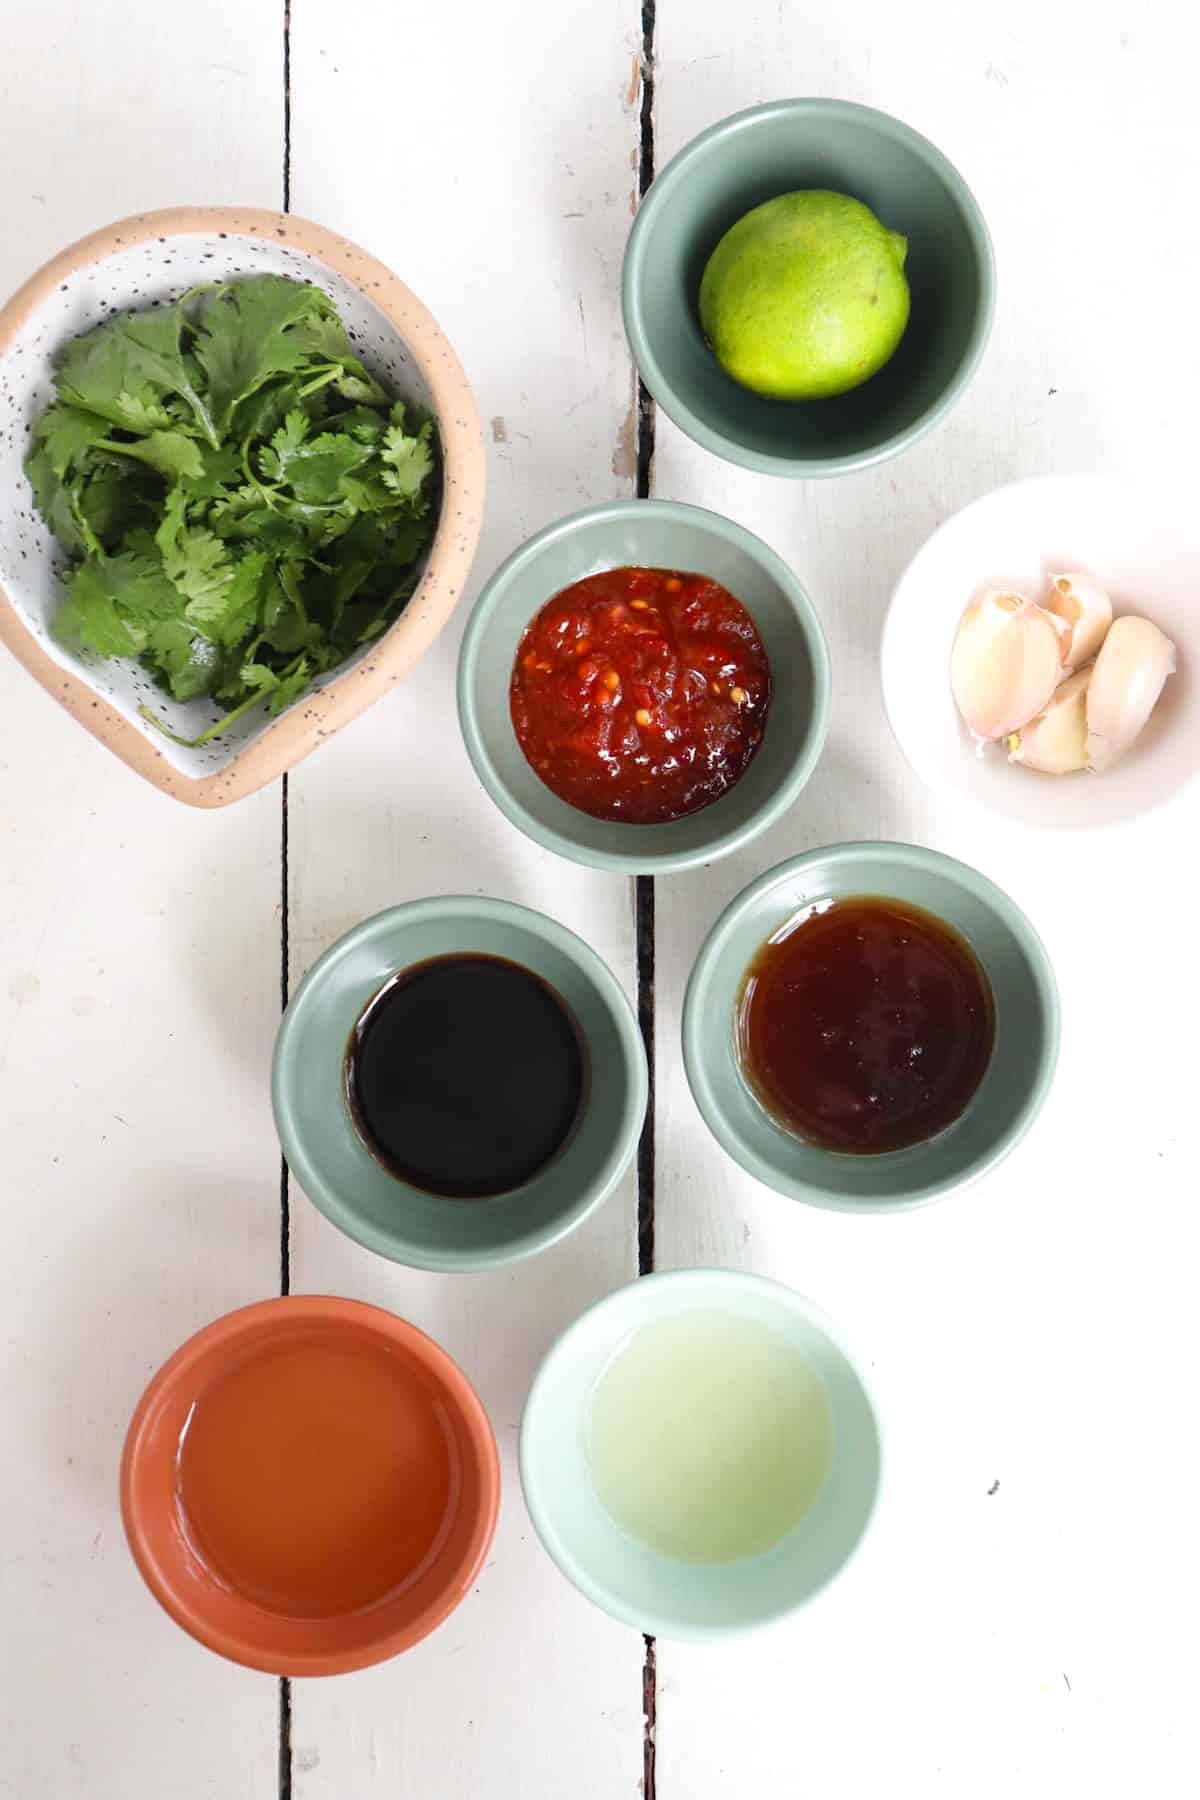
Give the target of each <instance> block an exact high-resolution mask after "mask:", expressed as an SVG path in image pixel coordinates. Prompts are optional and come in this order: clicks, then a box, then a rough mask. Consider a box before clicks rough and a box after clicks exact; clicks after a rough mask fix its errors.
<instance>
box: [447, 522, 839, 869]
mask: <svg viewBox="0 0 1200 1800" xmlns="http://www.w3.org/2000/svg"><path fill="white" fill-rule="evenodd" d="M829 697H830V673H829V653H828V650H827V648H826V644H825V636H824V633H823V631H822V629H821V625H820V621H819V620H818V618H817V615H816V612H815V610H814V608H813V605H812V602H811V601H810V600H809V598H808V596H807V594H806V593H805V591H804V589H803V587H802V586H801V584H800V582H799V581H798V580H797V579H796V577H795V575H794V574H793V573H792V571H791V570H790V569H789V568H788V567H787V565H786V564H785V563H784V562H783V561H782V559H781V558H780V557H779V556H777V555H776V553H775V552H774V551H773V550H772V549H770V547H769V546H768V545H767V544H765V543H763V541H762V540H761V539H760V538H757V537H755V536H754V535H753V533H752V532H749V531H746V530H744V529H743V527H742V526H740V525H736V524H734V522H733V521H732V520H730V519H725V518H722V517H721V516H720V515H718V514H716V513H710V512H705V511H703V510H701V509H700V508H699V507H694V506H683V505H680V504H677V503H676V502H674V501H666V500H627V501H615V502H612V503H610V504H608V505H604V506H595V507H590V508H588V509H587V510H586V511H584V512H579V513H573V514H571V515H569V516H568V517H567V518H565V519H560V520H558V521H557V522H556V523H555V524H553V525H550V526H547V527H546V529H545V530H543V531H540V532H538V533H537V535H536V536H534V537H532V538H530V539H529V540H528V541H527V542H526V543H524V544H522V545H521V546H520V548H519V549H518V550H516V551H515V552H514V553H513V555H512V556H510V557H509V558H508V560H507V561H506V562H505V563H503V564H502V565H501V567H500V568H499V569H498V570H497V571H496V573H495V574H494V575H493V576H492V578H491V580H490V581H489V582H488V583H487V585H486V587H485V588H484V590H483V592H482V594H481V595H480V597H479V599H478V601H477V602H476V604H475V609H474V611H473V613H472V615H471V618H470V621H469V622H468V625H467V630H466V634H465V636H464V639H463V646H462V653H461V656H460V660H459V674H458V702H459V716H460V719H461V722H462V729H463V736H464V738H465V740H466V746H467V751H468V753H469V755H470V757H471V761H472V763H473V764H474V767H475V771H476V773H477V774H478V776H479V778H480V780H481V781H482V783H483V785H484V787H485V788H486V789H487V790H488V792H489V793H490V794H491V796H492V798H493V800H495V802H496V804H497V805H498V806H499V807H500V809H501V811H502V812H504V813H505V814H506V816H507V817H508V818H509V819H510V820H511V821H512V822H513V823H514V824H515V825H517V826H519V827H520V829H521V830H522V831H524V832H526V833H527V835H528V836H529V837H531V838H533V839H534V840H535V841H536V842H538V843H540V844H543V845H545V846H546V847H547V848H548V849H551V850H555V851H557V852H558V854H559V855H561V856H566V857H570V858H571V859H573V860H574V861H576V862H582V863H587V864H590V865H591V866H593V867H596V868H607V869H620V870H624V871H628V872H632V873H646V874H649V873H664V872H666V871H668V870H671V869H681V868H686V867H688V866H690V865H692V864H694V863H699V862H707V861H710V860H711V859H713V858H714V857H718V856H723V855H726V854H728V853H729V852H730V851H732V850H735V849H737V848H738V847H739V846H741V845H742V844H745V843H747V842H748V841H749V840H750V839H751V838H753V837H756V836H757V835H758V833H759V832H761V831H764V830H765V829H766V828H767V826H768V825H770V824H772V823H773V822H774V821H775V820H776V819H778V818H779V817H780V816H781V814H782V813H784V812H785V811H786V810H787V808H788V807H789V806H790V805H791V804H792V802H793V801H794V800H795V798H796V796H797V795H798V794H799V792H800V790H801V788H802V787H803V786H804V784H805V782H806V781H807V780H808V778H809V776H810V775H811V773H812V771H813V768H814V767H815V765H816V762H817V758H818V757H819V756H820V753H821V749H822V746H823V744H824V741H825V732H826V727H827V723H828V714H829Z"/></svg>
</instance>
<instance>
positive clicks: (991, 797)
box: [881, 475, 1200, 831]
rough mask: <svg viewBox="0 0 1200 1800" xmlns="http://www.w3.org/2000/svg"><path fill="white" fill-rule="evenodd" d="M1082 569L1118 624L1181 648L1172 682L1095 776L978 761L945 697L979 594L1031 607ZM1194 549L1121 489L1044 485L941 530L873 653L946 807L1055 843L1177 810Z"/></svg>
mask: <svg viewBox="0 0 1200 1800" xmlns="http://www.w3.org/2000/svg"><path fill="white" fill-rule="evenodd" d="M1073 569H1083V570H1086V572H1087V573H1088V574H1089V575H1093V576H1095V578H1096V580H1097V581H1099V582H1101V583H1102V584H1103V586H1104V587H1106V588H1107V589H1108V591H1109V593H1110V594H1111V595H1112V599H1113V606H1114V609H1115V611H1116V612H1117V613H1118V614H1121V613H1142V614H1144V616H1145V617H1146V618H1148V619H1152V620H1153V621H1154V623H1155V624H1156V625H1158V626H1160V627H1161V629H1162V630H1163V631H1165V632H1166V634H1167V636H1168V637H1170V638H1173V639H1174V640H1175V646H1176V654H1177V669H1176V673H1175V674H1174V675H1172V676H1171V678H1170V679H1169V681H1168V682H1167V685H1166V687H1165V688H1164V690H1163V695H1162V698H1161V700H1160V701H1159V703H1158V705H1157V707H1156V708H1155V710H1154V713H1153V715H1152V716H1151V719H1150V722H1149V724H1148V725H1147V726H1146V729H1145V731H1144V732H1143V733H1142V735H1141V736H1140V737H1139V738H1138V740H1137V742H1136V743H1135V744H1134V745H1133V746H1132V748H1131V749H1130V751H1129V753H1128V755H1127V756H1126V757H1125V758H1124V760H1123V761H1122V762H1120V763H1119V764H1118V765H1117V766H1116V768H1114V769H1111V770H1108V771H1107V772H1106V773H1105V774H1103V775H1091V774H1079V775H1042V774H1039V773H1037V772H1036V771H1034V770H1032V769H1024V768H1021V767H1020V766H1019V765H1017V764H1012V763H1010V762H1009V761H1008V758H1007V756H1006V755H1005V752H1004V750H1003V749H1002V747H1001V746H1000V745H998V744H994V745H988V746H987V747H986V748H985V750H984V751H983V753H982V754H977V747H976V745H975V742H974V740H973V739H972V737H971V735H970V733H969V732H968V731H967V729H966V727H965V726H964V724H963V722H962V720H961V719H960V718H959V715H958V710H957V708H956V707H955V704H954V700H953V697H952V695H951V693H950V646H951V644H952V643H953V640H954V632H955V628H956V626H957V624H958V621H959V617H960V616H961V614H962V611H963V608H964V607H965V606H966V605H967V603H968V601H969V600H971V598H972V597H973V596H974V595H975V594H977V593H978V592H979V591H980V589H982V588H986V587H999V588H1011V589H1013V590H1015V591H1016V592H1017V593H1021V594H1025V595H1026V596H1027V597H1028V598H1029V599H1031V600H1040V599H1042V598H1043V596H1044V595H1045V593H1046V589H1047V586H1048V583H1049V578H1050V576H1051V574H1061V573H1063V572H1064V571H1067V570H1073ZM1198 669H1200V542H1192V541H1189V540H1188V539H1187V537H1186V536H1185V535H1184V533H1183V532H1182V531H1181V529H1180V520H1179V515H1178V514H1177V513H1173V512H1170V511H1168V508H1167V505H1166V504H1165V503H1164V502H1160V501H1156V500H1155V499H1154V497H1153V496H1151V495H1149V494H1147V493H1144V492H1142V491H1140V490H1139V489H1137V488H1132V487H1129V486H1127V485H1125V484H1124V483H1121V482H1118V481H1113V480H1109V479H1108V478H1106V477H1103V476H1094V475H1048V476H1039V477H1037V478H1035V479H1033V480H1030V481H1017V482H1013V483H1012V485H1011V486H1009V487H1003V488H998V489H997V490H996V492H995V493H992V494H987V495H985V496H984V497H983V499H981V500H976V501H974V502H973V503H972V504H971V505H970V506H967V507H965V508H964V509H963V511H962V512H960V513H956V514H955V516H954V517H953V518H952V519H949V520H947V522H946V524H944V525H943V526H942V527H941V528H940V529H939V530H938V531H935V532H934V534H933V536H932V537H931V538H930V539H929V541H928V542H927V543H926V544H925V545H924V546H923V547H922V548H921V549H920V550H919V551H918V552H917V554H916V556H915V557H914V558H913V560H912V562H911V563H910V564H909V565H908V568H907V569H906V570H905V572H904V574H903V575H902V576H901V578H900V582H899V584H898V586H897V588H896V591H895V593H894V594H893V595H892V599H891V604H890V606H889V608H888V613H887V618H886V619H885V621H884V628H883V644H882V651H881V674H882V679H883V699H884V705H885V706H886V708H887V714H888V718H889V720H890V721H891V726H892V730H893V731H894V733H895V735H896V740H897V742H898V743H899V745H900V748H901V749H902V750H903V752H904V754H905V756H907V758H908V760H909V762H910V763H911V764H912V766H913V768H914V769H915V770H916V771H917V773H918V775H920V776H921V777H922V778H923V779H924V780H925V781H926V782H928V784H929V786H930V787H931V788H933V789H934V791H935V792H936V793H938V794H940V795H946V796H949V797H950V798H951V799H952V800H956V801H958V802H959V803H963V802H965V803H967V804H974V805H977V806H983V807H986V808H987V809H988V810H989V811H990V812H995V813H1000V814H1001V815H1002V816H1003V817H1005V818H1008V819H1012V820H1015V821H1016V822H1017V823H1018V824H1021V825H1036V826H1041V827H1044V828H1047V829H1049V830H1057V831H1071V830H1076V829H1080V828H1083V827H1087V826H1093V827H1094V826H1098V825H1114V824H1118V823H1121V822H1124V821H1126V820H1129V819H1133V818H1136V817H1138V816H1139V815H1140V814H1142V813H1146V812H1149V811H1150V810H1151V808H1153V807H1155V806H1158V805H1161V804H1162V803H1163V802H1164V801H1167V800H1170V799H1173V798H1174V797H1175V796H1176V795H1177V794H1178V793H1179V792H1180V791H1181V790H1182V789H1183V788H1184V787H1186V786H1187V784H1188V782H1190V781H1191V780H1192V778H1193V777H1194V776H1195V775H1196V773H1197V772H1198V771H1200V699H1198V698H1197V696H1198V694H1200V687H1198V686H1197V670H1198Z"/></svg>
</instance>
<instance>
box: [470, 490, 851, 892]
mask: <svg viewBox="0 0 1200 1800" xmlns="http://www.w3.org/2000/svg"><path fill="white" fill-rule="evenodd" d="M638 516H640V517H643V518H648V517H651V516H653V517H656V518H660V519H669V520H674V521H675V522H676V523H678V524H681V525H691V526H692V527H693V528H694V529H696V530H697V531H701V532H708V533H709V534H711V535H713V536H717V537H721V538H724V539H725V540H726V541H727V542H732V543H735V544H736V545H737V546H738V547H739V548H740V549H741V550H743V551H744V552H745V553H746V555H747V556H749V557H751V558H752V559H753V560H754V561H755V562H757V563H758V564H759V566H760V567H761V568H763V569H765V571H766V572H767V574H768V575H769V576H770V577H771V579H772V580H773V581H774V582H775V583H776V584H777V586H778V587H779V589H780V591H781V592H782V593H783V594H784V595H785V596H786V598H787V601H788V604H789V605H790V606H791V608H792V611H793V613H794V615H795V617H796V620H797V622H798V623H799V626H800V629H801V631H802V632H803V634H804V637H805V640H806V642H807V645H808V650H809V654H810V656H811V657H812V663H813V703H812V710H811V714H810V717H809V724H808V729H807V731H806V732H805V734H804V737H803V739H802V741H801V743H800V745H799V747H798V749H797V753H796V755H795V756H794V758H793V761H792V764H791V767H790V768H789V770H788V772H787V774H786V776H785V778H784V779H783V780H782V781H780V782H779V783H778V785H777V786H776V787H775V788H774V789H773V790H772V791H771V793H770V794H769V796H768V797H767V799H766V800H765V801H764V802H763V804H762V805H761V806H760V807H759V808H758V809H757V810H756V811H755V812H753V813H752V814H751V815H750V817H749V818H748V819H745V820H743V821H742V822H741V823H740V824H738V825H733V826H730V827H729V828H728V830H726V831H723V832H718V833H717V834H716V835H714V836H713V837H712V838H711V839H709V840H707V841H706V842H704V843H703V844H699V845H697V846H695V847H694V848H692V849H690V850H680V851H670V850H664V851H659V852H657V853H649V854H645V855H641V856H639V855H638V854H637V852H636V850H634V849H632V848H631V849H630V850H629V852H628V853H626V852H624V851H617V850H597V849H594V848H593V847H592V846H591V845H588V844H581V843H577V842H575V840H574V839H572V838H568V837H566V836H565V835H564V834H563V833H562V832H560V831H557V830H556V829H555V828H554V827H553V826H551V825H544V824H543V823H542V821H541V820H540V819H538V818H536V817H535V816H534V814H533V813H531V812H530V811H528V809H527V808H526V807H525V806H523V805H522V804H521V802H520V801H519V800H518V799H517V798H516V796H515V794H513V792H512V790H511V789H510V788H509V786H508V784H507V783H506V782H505V781H504V780H503V779H502V777H501V775H500V773H499V771H498V770H497V768H496V765H495V763H494V762H493V761H492V758H491V756H490V754H489V752H488V747H487V742H486V739H485V736H484V734H483V732H482V731H481V730H480V727H479V719H478V711H477V708H476V704H475V686H476V678H477V670H478V662H479V653H480V647H481V645H482V643H483V640H484V637H485V635H486V633H487V631H488V629H489V628H490V626H491V623H492V616H493V614H494V612H495V610H496V608H497V606H498V605H499V603H500V600H501V598H502V597H503V593H504V590H505V588H506V586H507V584H508V582H509V580H510V578H511V577H512V576H513V575H514V574H515V573H517V572H518V571H520V570H522V569H524V567H525V566H526V565H527V564H529V563H532V562H536V561H537V558H538V556H539V554H540V552H541V550H542V548H543V546H544V545H546V544H550V543H553V542H554V541H555V540H556V539H558V538H561V537H567V536H570V535H571V533H572V532H574V531H576V530H578V529H579V527H581V526H583V525H587V524H590V523H591V522H592V521H593V520H597V519H601V520H602V519H612V520H617V519H628V518H632V517H638ZM611 566H612V567H614V568H617V567H619V566H620V565H619V564H617V563H613V564H612V565H611ZM552 598H553V596H552V595H551V594H547V595H546V599H547V600H550V599H552ZM530 617H531V618H532V617H533V614H530ZM832 686H833V675H832V668H831V664H830V658H829V645H828V642H827V641H826V637H825V629H824V626H823V625H822V624H821V620H820V617H819V616H818V613H817V609H816V607H815V606H814V605H813V602H812V600H811V599H810V598H809V595H808V591H807V589H806V588H805V587H804V584H803V582H801V580H800V579H799V577H798V576H797V575H796V574H795V572H794V571H793V570H792V569H791V568H789V566H788V564H787V563H786V562H785V561H784V560H783V558H782V557H781V556H780V554H779V552H778V551H777V550H773V549H772V548H771V546H770V544H768V543H766V542H765V540H764V539H762V538H760V537H758V536H756V534H755V533H754V532H753V531H749V530H747V528H746V527H745V526H744V525H739V524H738V523H737V521H736V520H734V519H730V518H727V517H726V516H725V514H724V513H716V512H711V511H709V510H708V508H706V507H702V506H690V505H688V504H687V503H685V502H684V501H681V500H635V499H629V500H606V501H603V502H601V504H600V505H598V506H586V507H584V508H582V510H581V511H579V512H573V513H567V514H566V515H565V516H564V517H563V518H561V519H555V520H553V521H552V523H551V524H549V525H544V526H543V527H542V529H541V530H540V531H536V532H534V534H533V536H532V537H530V538H526V539H525V542H524V543H523V544H519V545H518V546H517V548H516V549H515V550H514V551H512V552H511V554H510V555H509V556H507V557H505V559H504V561H503V562H502V563H501V564H500V566H499V568H498V569H496V570H495V572H494V573H493V574H492V575H490V576H489V577H488V580H487V581H486V582H485V583H484V586H483V588H482V589H481V591H480V594H479V598H478V599H477V600H476V602H475V605H474V606H473V607H472V609H471V614H470V617H469V618H468V620H467V624H466V629H465V631H464V633H463V639H462V646H461V649H460V651H459V658H458V717H459V725H460V728H461V730H462V735H463V741H464V743H465V744H466V747H467V755H468V756H469V758H470V760H471V766H472V768H473V769H474V770H475V773H476V775H477V776H478V777H479V780H480V782H481V783H482V785H483V787H484V788H485V789H486V791H487V793H488V794H490V796H491V798H492V800H493V801H494V802H495V804H496V805H497V806H498V807H499V809H500V811H501V812H502V813H503V814H504V816H505V818H506V819H508V821H509V823H510V824H512V825H515V826H516V827H517V829H518V830H519V831H523V832H524V833H525V835H526V837H528V838H532V839H533V841H534V843H535V844H540V845H541V846H542V848H543V849H545V850H553V851H554V852H555V853H556V855H558V856H564V857H566V858H567V859H568V860H569V861H570V862H576V863H582V864H584V865H585V866H586V867H588V868H592V869H608V870H612V871H614V872H615V873H617V874H622V875H669V874H674V873H675V872H677V871H678V870H680V869H691V868H695V867H696V866H697V864H699V863H706V862H713V861H715V860H716V859H717V858H718V857H721V856H728V855H730V854H731V853H732V852H733V851H735V850H740V849H742V848H743V846H744V845H746V844H748V843H750V842H751V841H752V839H754V838H756V837H758V836H759V835H760V833H761V832H764V831H766V830H767V829H768V828H769V827H770V826H771V825H773V824H774V823H775V822H776V820H777V819H779V818H781V817H782V816H783V814H784V813H785V812H786V811H787V809H788V808H789V806H791V805H792V804H793V802H794V801H795V799H796V796H797V795H798V794H799V793H800V791H801V789H802V788H803V787H804V786H805V785H806V784H807V782H808V781H809V779H810V778H811V776H812V773H813V770H814V769H815V768H816V766H817V763H818V762H819V760H820V758H821V753H822V751H823V750H824V748H825V738H826V734H827V733H828V730H829V711H830V702H831V692H832ZM505 697H506V696H503V695H502V696H500V697H499V698H500V700H501V701H502V700H503V699H504V698H505ZM767 728H768V730H769V729H770V723H769V721H768V727H767ZM713 804H714V806H716V805H719V804H720V801H715V802H714V803H713ZM702 810H707V809H702ZM580 816H581V817H586V816H587V815H584V814H581V815H580ZM691 816H693V817H694V816H696V815H691ZM624 829H625V830H626V831H628V832H630V833H635V832H638V831H641V830H643V829H644V827H642V826H639V825H627V826H625V827H624ZM664 829H669V827H665V828H664ZM631 841H632V842H636V839H634V840H631Z"/></svg>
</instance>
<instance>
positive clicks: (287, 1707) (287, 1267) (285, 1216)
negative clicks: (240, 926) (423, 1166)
mask: <svg viewBox="0 0 1200 1800" xmlns="http://www.w3.org/2000/svg"><path fill="white" fill-rule="evenodd" d="M282 73H283V181H282V185H283V211H284V212H285V213H286V212H291V210H292V3H291V0H283V71H282ZM289 924H290V920H289V917H288V778H287V775H286V773H285V774H284V776H283V778H282V780H281V781H280V784H279V1007H280V1011H281V1012H282V1011H283V1010H284V1008H285V1007H286V1006H287V1003H288V979H289V967H288V960H289V950H290V946H289V942H288V927H289ZM291 1291H292V1208H291V1196H290V1194H289V1192H288V1166H287V1160H286V1158H285V1157H284V1156H283V1155H282V1153H281V1154H280V1158H279V1292H280V1293H281V1294H290V1293H291ZM279 1800H292V1684H291V1682H290V1681H289V1680H288V1677H287V1676H286V1675H282V1676H280V1679H279Z"/></svg>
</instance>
